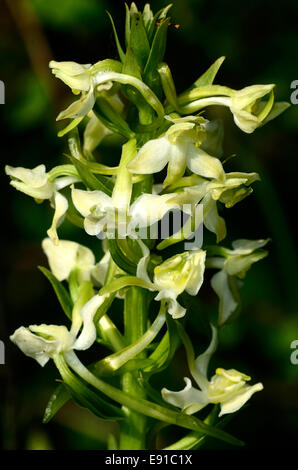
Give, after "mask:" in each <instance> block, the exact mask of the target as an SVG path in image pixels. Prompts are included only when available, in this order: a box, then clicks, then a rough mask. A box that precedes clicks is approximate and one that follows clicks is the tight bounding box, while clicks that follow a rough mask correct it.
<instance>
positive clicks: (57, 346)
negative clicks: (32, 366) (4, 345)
mask: <svg viewBox="0 0 298 470" xmlns="http://www.w3.org/2000/svg"><path fill="white" fill-rule="evenodd" d="M10 340H11V341H12V342H13V343H14V344H16V345H17V346H18V348H19V349H20V350H21V351H22V352H23V353H24V354H25V355H26V356H28V357H31V358H32V359H35V360H36V361H37V362H38V363H39V364H40V365H41V366H42V367H43V366H44V365H45V364H46V363H47V362H48V360H49V359H50V358H51V357H53V356H54V355H55V354H57V353H59V352H60V351H61V343H60V342H59V341H57V340H47V339H44V338H42V337H41V336H37V335H35V334H34V333H32V332H31V331H30V330H29V329H28V328H25V327H24V326H21V327H20V328H18V329H17V330H16V331H15V332H14V333H13V335H11V336H10Z"/></svg>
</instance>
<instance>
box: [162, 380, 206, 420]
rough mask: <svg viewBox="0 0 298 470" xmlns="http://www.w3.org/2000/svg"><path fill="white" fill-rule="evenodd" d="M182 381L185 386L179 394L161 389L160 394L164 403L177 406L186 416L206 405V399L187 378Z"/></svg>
mask: <svg viewBox="0 0 298 470" xmlns="http://www.w3.org/2000/svg"><path fill="white" fill-rule="evenodd" d="M184 381H185V383H186V386H185V387H184V389H183V390H180V392H172V391H171V390H168V389H166V388H163V389H162V391H161V394H162V397H163V399H164V400H165V401H166V402H168V403H170V404H171V405H174V406H177V407H178V408H180V409H181V410H182V411H183V412H184V413H186V414H193V413H196V412H197V411H199V410H201V409H202V408H204V407H205V406H206V405H207V404H208V397H207V396H206V394H205V393H204V392H202V391H200V390H197V389H196V388H194V387H193V386H192V384H191V380H190V379H189V378H188V377H184Z"/></svg>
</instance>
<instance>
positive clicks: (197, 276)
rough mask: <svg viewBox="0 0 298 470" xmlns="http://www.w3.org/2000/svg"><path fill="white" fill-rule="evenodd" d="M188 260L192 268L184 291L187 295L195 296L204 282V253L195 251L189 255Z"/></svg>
mask: <svg viewBox="0 0 298 470" xmlns="http://www.w3.org/2000/svg"><path fill="white" fill-rule="evenodd" d="M190 260H191V263H192V265H193V268H192V269H190V277H189V279H188V282H187V287H186V289H185V290H186V292H187V293H188V294H189V295H197V293H198V292H199V290H200V288H201V286H202V284H203V280H204V271H205V260H206V251H204V250H197V251H195V252H193V253H190Z"/></svg>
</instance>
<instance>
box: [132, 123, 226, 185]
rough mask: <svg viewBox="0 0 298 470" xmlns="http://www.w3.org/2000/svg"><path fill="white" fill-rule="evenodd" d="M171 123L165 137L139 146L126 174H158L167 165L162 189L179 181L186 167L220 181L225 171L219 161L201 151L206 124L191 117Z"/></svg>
mask: <svg viewBox="0 0 298 470" xmlns="http://www.w3.org/2000/svg"><path fill="white" fill-rule="evenodd" d="M174 121H175V123H174V124H173V125H172V126H171V127H170V128H169V129H168V130H167V131H166V132H165V134H163V135H162V136H161V137H159V138H157V139H152V140H149V141H148V142H147V143H146V144H145V145H143V147H141V149H140V150H139V152H138V154H137V155H136V157H135V158H134V159H133V160H132V161H131V162H130V163H129V164H128V166H127V167H128V169H129V171H131V172H132V173H137V174H152V173H157V172H159V171H161V170H162V169H163V168H164V167H165V166H166V165H167V164H168V170H167V177H166V179H165V181H164V186H165V187H166V186H168V185H170V184H172V183H174V182H175V181H176V180H177V179H179V178H181V177H182V176H183V174H184V173H185V170H186V167H188V168H189V169H190V170H191V171H192V172H193V173H195V174H197V175H200V176H204V177H206V178H216V179H219V180H223V179H224V170H223V167H222V164H221V162H220V160H219V159H218V158H215V157H212V156H210V155H209V154H208V153H207V152H206V151H205V150H203V148H202V144H203V143H204V139H205V138H206V129H205V127H204V124H205V123H206V122H207V121H205V120H204V119H203V118H201V117H194V116H187V117H186V118H180V119H176V120H174ZM177 121H178V122H177Z"/></svg>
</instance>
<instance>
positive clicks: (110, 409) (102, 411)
mask: <svg viewBox="0 0 298 470" xmlns="http://www.w3.org/2000/svg"><path fill="white" fill-rule="evenodd" d="M54 361H55V364H56V365H57V364H58V362H59V367H58V365H57V367H58V370H59V372H60V374H61V376H62V379H63V384H64V386H65V387H66V389H67V390H68V392H69V394H70V395H71V397H72V398H73V400H74V401H75V402H76V403H77V404H78V405H80V406H82V407H84V408H88V409H89V410H90V411H91V412H92V413H93V414H95V415H96V416H98V417H99V418H103V419H119V418H120V419H121V418H123V412H122V410H121V409H120V408H118V407H117V406H115V405H112V404H111V403H109V402H108V401H107V400H105V399H104V398H101V397H100V396H99V394H98V392H97V393H95V392H94V391H93V390H91V389H90V388H89V386H88V385H86V384H85V383H84V382H83V380H82V379H80V378H79V377H76V376H75V375H74V374H73V373H72V372H71V371H70V370H69V368H68V367H67V366H65V365H64V364H63V361H59V358H58V357H57V358H56V359H54Z"/></svg>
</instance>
